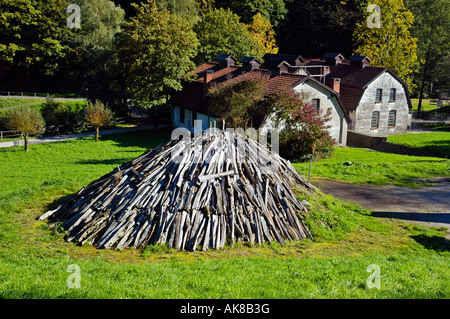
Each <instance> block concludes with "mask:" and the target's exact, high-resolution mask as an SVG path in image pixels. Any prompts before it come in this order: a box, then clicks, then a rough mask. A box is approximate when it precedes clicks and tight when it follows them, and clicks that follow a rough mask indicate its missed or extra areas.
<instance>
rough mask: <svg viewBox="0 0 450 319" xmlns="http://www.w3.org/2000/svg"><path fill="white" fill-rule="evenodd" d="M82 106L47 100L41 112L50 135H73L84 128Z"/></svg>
mask: <svg viewBox="0 0 450 319" xmlns="http://www.w3.org/2000/svg"><path fill="white" fill-rule="evenodd" d="M83 108H84V107H83V105H82V104H64V103H62V102H56V101H55V100H53V99H47V102H46V103H45V104H44V105H43V106H42V108H41V112H42V116H43V117H44V120H45V122H46V123H47V132H49V133H71V132H74V131H79V130H82V129H83V128H84V119H83Z"/></svg>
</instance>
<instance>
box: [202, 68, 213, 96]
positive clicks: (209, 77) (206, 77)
mask: <svg viewBox="0 0 450 319" xmlns="http://www.w3.org/2000/svg"><path fill="white" fill-rule="evenodd" d="M213 74H214V70H206V71H205V72H204V76H203V97H206V95H207V94H208V83H209V82H211V80H212V79H213Z"/></svg>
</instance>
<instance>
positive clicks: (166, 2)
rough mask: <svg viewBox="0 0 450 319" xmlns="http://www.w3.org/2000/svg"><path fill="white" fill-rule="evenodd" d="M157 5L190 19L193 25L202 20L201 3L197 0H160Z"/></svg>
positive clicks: (187, 19)
mask: <svg viewBox="0 0 450 319" xmlns="http://www.w3.org/2000/svg"><path fill="white" fill-rule="evenodd" d="M156 5H157V7H158V9H159V10H161V11H164V10H168V11H170V12H171V13H174V14H176V15H178V16H180V17H181V18H183V19H184V20H186V21H188V22H189V23H190V24H191V25H194V24H196V23H197V22H198V21H199V20H200V14H199V4H198V3H197V1H196V0H158V1H156Z"/></svg>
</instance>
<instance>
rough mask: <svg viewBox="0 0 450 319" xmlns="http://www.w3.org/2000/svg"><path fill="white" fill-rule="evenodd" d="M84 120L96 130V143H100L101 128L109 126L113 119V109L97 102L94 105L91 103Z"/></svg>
mask: <svg viewBox="0 0 450 319" xmlns="http://www.w3.org/2000/svg"><path fill="white" fill-rule="evenodd" d="M84 118H85V120H86V123H88V124H90V125H92V126H93V127H94V128H95V141H96V142H98V134H99V128H100V127H104V126H108V125H109V124H110V123H111V121H112V119H113V114H112V112H111V109H109V108H108V107H107V106H106V105H104V104H103V103H102V102H100V101H98V100H96V101H95V102H94V103H92V102H89V104H88V105H87V107H86V110H85V113H84Z"/></svg>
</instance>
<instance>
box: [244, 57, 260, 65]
mask: <svg viewBox="0 0 450 319" xmlns="http://www.w3.org/2000/svg"><path fill="white" fill-rule="evenodd" d="M253 61H255V62H258V63H259V64H261V63H262V62H261V61H260V60H259V59H258V58H255V57H251V56H245V57H243V58H242V59H240V60H239V62H241V63H250V62H253Z"/></svg>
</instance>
